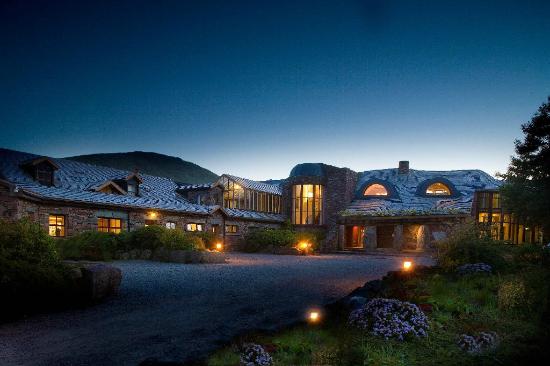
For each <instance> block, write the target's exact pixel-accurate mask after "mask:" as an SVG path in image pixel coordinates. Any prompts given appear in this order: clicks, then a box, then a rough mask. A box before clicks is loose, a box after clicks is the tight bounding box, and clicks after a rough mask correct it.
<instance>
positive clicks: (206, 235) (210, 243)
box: [192, 231, 221, 249]
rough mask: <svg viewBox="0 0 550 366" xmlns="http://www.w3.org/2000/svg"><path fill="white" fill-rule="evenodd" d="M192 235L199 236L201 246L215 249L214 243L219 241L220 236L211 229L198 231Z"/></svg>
mask: <svg viewBox="0 0 550 366" xmlns="http://www.w3.org/2000/svg"><path fill="white" fill-rule="evenodd" d="M192 235H194V236H196V237H198V238H200V239H201V240H202V243H203V246H204V247H205V248H208V249H215V246H216V243H219V242H221V239H220V237H219V236H218V235H216V234H214V233H213V232H211V231H198V232H195V233H193V234H192Z"/></svg>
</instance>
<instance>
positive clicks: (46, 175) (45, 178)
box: [36, 168, 53, 186]
mask: <svg viewBox="0 0 550 366" xmlns="http://www.w3.org/2000/svg"><path fill="white" fill-rule="evenodd" d="M36 180H37V181H38V182H39V183H40V184H43V185H45V186H51V185H53V171H51V170H49V169H46V168H37V170H36Z"/></svg>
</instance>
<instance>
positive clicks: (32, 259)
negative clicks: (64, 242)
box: [0, 219, 59, 266]
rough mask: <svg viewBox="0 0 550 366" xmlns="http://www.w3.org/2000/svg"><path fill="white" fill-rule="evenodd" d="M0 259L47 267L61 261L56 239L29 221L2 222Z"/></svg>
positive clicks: (0, 226) (0, 227)
mask: <svg viewBox="0 0 550 366" xmlns="http://www.w3.org/2000/svg"><path fill="white" fill-rule="evenodd" d="M0 258H4V259H6V260H13V261H26V262H28V263H30V264H36V265H45V266H47V265H53V264H57V263H58V261H59V256H58V254H57V251H56V246H55V241H54V239H52V238H51V237H50V236H49V235H48V234H47V233H46V232H45V231H43V230H42V229H41V228H40V225H39V224H37V223H33V222H31V221H30V220H28V219H22V220H19V221H15V222H6V221H0Z"/></svg>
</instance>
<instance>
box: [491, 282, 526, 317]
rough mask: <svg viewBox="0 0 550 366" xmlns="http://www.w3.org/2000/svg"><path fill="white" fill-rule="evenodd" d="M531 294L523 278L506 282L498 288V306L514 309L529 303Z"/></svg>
mask: <svg viewBox="0 0 550 366" xmlns="http://www.w3.org/2000/svg"><path fill="white" fill-rule="evenodd" d="M528 303H529V296H528V293H527V288H526V287H525V283H524V282H523V281H522V280H513V281H508V282H504V283H503V284H501V285H500V287H499V289H498V306H499V307H500V308H501V309H504V310H512V309H517V308H519V307H522V306H524V305H528Z"/></svg>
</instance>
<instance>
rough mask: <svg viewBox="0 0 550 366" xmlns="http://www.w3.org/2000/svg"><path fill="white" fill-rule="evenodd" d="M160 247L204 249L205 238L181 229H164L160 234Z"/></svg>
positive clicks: (169, 248)
mask: <svg viewBox="0 0 550 366" xmlns="http://www.w3.org/2000/svg"><path fill="white" fill-rule="evenodd" d="M159 239H160V247H161V248H165V249H168V250H204V249H205V245H204V241H203V239H202V238H201V237H200V236H199V235H195V234H191V233H186V232H184V231H183V230H180V229H164V231H163V232H162V234H161V235H160V238H159Z"/></svg>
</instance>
